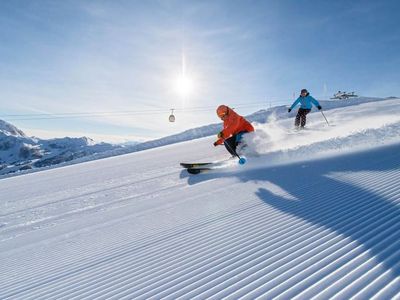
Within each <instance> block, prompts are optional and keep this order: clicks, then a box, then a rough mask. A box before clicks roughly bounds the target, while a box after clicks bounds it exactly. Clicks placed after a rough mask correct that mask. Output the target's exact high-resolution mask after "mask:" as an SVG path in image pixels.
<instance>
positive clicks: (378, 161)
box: [0, 99, 400, 299]
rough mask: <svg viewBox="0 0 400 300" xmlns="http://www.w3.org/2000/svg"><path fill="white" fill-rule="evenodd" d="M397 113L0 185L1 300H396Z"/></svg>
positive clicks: (266, 129)
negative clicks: (196, 167) (190, 169)
mask: <svg viewBox="0 0 400 300" xmlns="http://www.w3.org/2000/svg"><path fill="white" fill-rule="evenodd" d="M398 104H399V99H390V100H385V101H372V102H369V103H360V104H358V105H353V106H348V107H342V108H340V107H335V108H332V109H331V110H327V111H325V115H326V117H327V118H328V120H329V122H330V124H331V126H327V124H326V123H325V120H324V119H323V117H322V115H321V113H320V112H314V113H311V114H310V115H309V118H308V123H307V125H308V129H307V130H304V131H300V132H294V131H293V130H292V129H291V127H292V124H293V119H280V118H279V116H278V117H277V115H276V114H275V115H274V114H270V115H269V116H268V122H267V123H265V124H261V123H259V124H255V125H256V129H257V131H256V133H255V134H252V135H248V136H247V137H246V139H247V141H248V143H249V144H250V146H251V148H252V151H250V152H251V153H250V154H251V155H252V156H248V163H246V164H245V165H244V166H240V165H233V166H232V167H230V168H226V169H219V170H215V171H211V172H209V173H204V174H200V175H194V176H192V175H189V174H188V173H187V172H186V171H185V170H182V168H180V166H179V162H180V161H187V162H189V161H207V160H219V159H224V158H226V157H227V156H228V155H227V154H226V151H225V150H224V149H223V147H216V148H215V147H213V146H212V142H213V141H214V138H213V137H206V138H201V139H197V140H192V141H187V142H181V143H176V144H173V145H168V146H164V147H158V148H154V149H149V150H146V151H141V152H136V153H131V154H127V155H121V156H118V157H110V158H106V159H101V160H96V161H90V162H86V163H81V164H77V165H72V166H67V167H63V168H58V169H51V170H46V171H43V172H38V173H32V174H27V175H22V176H17V177H12V178H5V179H2V180H0V191H1V193H0V195H1V198H0V199H1V200H0V286H1V289H0V299H180V298H181V299H206V298H212V299H221V298H226V299H238V298H243V299H255V298H257V297H259V298H260V299H271V298H277V299H291V298H297V299H312V298H316V299H350V298H352V297H354V298H355V299H370V298H375V299H391V298H395V299H400V211H399V203H400V185H399V182H400V159H399V156H400V154H399V153H400V140H399V133H400V107H399V105H398ZM292 116H293V115H292Z"/></svg>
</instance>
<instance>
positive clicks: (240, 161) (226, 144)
mask: <svg viewBox="0 0 400 300" xmlns="http://www.w3.org/2000/svg"><path fill="white" fill-rule="evenodd" d="M224 144H225V146H226V147H228V148H229V150H231V151H232V152H233V153H234V154H235V155H236V156H237V157H238V158H239V164H240V165H244V164H245V163H246V159H245V158H244V157H240V155H239V154H237V152H236V151H235V150H233V149H232V147H231V146H230V145H229V144H228V143H227V142H226V140H225V139H224Z"/></svg>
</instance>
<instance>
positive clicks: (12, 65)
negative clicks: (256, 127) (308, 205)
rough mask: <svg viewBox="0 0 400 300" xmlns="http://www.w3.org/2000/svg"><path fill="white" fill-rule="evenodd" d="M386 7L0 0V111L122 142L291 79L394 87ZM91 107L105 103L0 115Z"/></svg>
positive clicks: (282, 98)
mask: <svg viewBox="0 0 400 300" xmlns="http://www.w3.org/2000/svg"><path fill="white" fill-rule="evenodd" d="M398 11H400V2H398V1H385V0H384V1H294V0H293V1H288V0H287V1H267V0H265V1H245V0H242V1H232V0H227V1H223V0H216V1H200V0H199V1H189V0H186V1H173V0H171V1H166V0H165V1H133V0H131V1H118V0H115V1H83V0H81V1H68V0H66V1H28V0H24V1H18V0H17V1H1V2H0V40H1V43H0V114H1V115H2V116H0V118H3V119H5V120H9V121H10V122H12V123H13V124H15V125H17V126H18V127H20V128H22V129H23V130H25V131H26V132H27V133H28V134H30V135H36V136H40V137H45V138H47V137H52V136H65V135H69V136H82V135H86V136H90V137H93V138H95V139H97V140H106V141H122V140H137V139H149V138H157V137H161V136H165V135H169V134H173V133H177V132H180V131H183V130H185V129H189V128H192V127H195V126H199V125H205V124H209V123H215V122H218V121H219V120H218V119H217V117H216V115H215V108H216V107H217V106H218V105H219V104H228V105H232V106H238V108H237V110H238V112H239V113H241V114H248V113H251V112H254V111H256V110H258V109H262V108H266V107H268V106H269V105H270V103H272V105H278V104H287V105H289V104H291V102H292V100H293V93H296V94H297V93H298V92H299V90H300V89H301V88H307V89H308V90H310V91H311V93H312V94H313V95H314V96H315V97H317V99H324V98H328V97H330V96H331V95H332V94H333V93H334V92H336V91H337V90H347V91H356V92H357V93H358V94H360V95H364V96H378V97H386V96H393V95H394V96H400V84H399V82H400V74H399V71H398V68H399V66H400V55H399V53H400V24H399V19H398ZM183 64H184V68H183ZM183 70H184V71H183ZM183 72H184V73H185V76H186V78H187V79H188V80H190V82H191V83H192V85H193V88H192V90H191V92H190V93H188V94H186V95H182V94H181V93H179V91H177V90H176V82H177V77H178V76H180V75H182V73H183ZM239 107H240V108H239ZM171 108H175V109H176V112H175V114H176V122H175V123H169V122H168V115H169V112H168V111H169V109H171ZM93 112H106V114H102V115H101V117H99V116H98V115H97V116H95V117H94V116H93V115H91V116H89V117H88V116H87V115H86V117H85V115H84V116H80V117H74V118H65V116H64V118H53V119H48V120H45V117H41V118H40V119H37V120H32V119H33V117H32V116H26V117H11V116H9V117H5V116H4V115H14V114H28V115H30V114H48V113H49V114H54V113H89V115H90V113H93ZM110 112H130V114H124V113H119V114H112V113H110ZM17 119H29V120H17Z"/></svg>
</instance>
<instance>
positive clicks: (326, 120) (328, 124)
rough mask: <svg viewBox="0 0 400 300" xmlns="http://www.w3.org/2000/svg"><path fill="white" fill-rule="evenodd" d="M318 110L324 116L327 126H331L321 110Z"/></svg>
mask: <svg viewBox="0 0 400 300" xmlns="http://www.w3.org/2000/svg"><path fill="white" fill-rule="evenodd" d="M320 112H321V114H322V115H323V116H324V118H325V121H326V124H328V126H331V125H329V122H328V120H327V119H326V117H325V115H324V113H323V112H322V110H320Z"/></svg>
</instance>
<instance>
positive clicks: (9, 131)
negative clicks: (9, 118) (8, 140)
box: [0, 120, 27, 138]
mask: <svg viewBox="0 0 400 300" xmlns="http://www.w3.org/2000/svg"><path fill="white" fill-rule="evenodd" d="M0 133H3V134H4V135H8V136H10V135H12V136H16V137H24V138H25V137H27V136H26V135H25V133H24V132H23V131H22V130H20V129H18V128H17V127H15V126H14V125H12V124H10V123H8V122H6V121H3V120H0Z"/></svg>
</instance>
